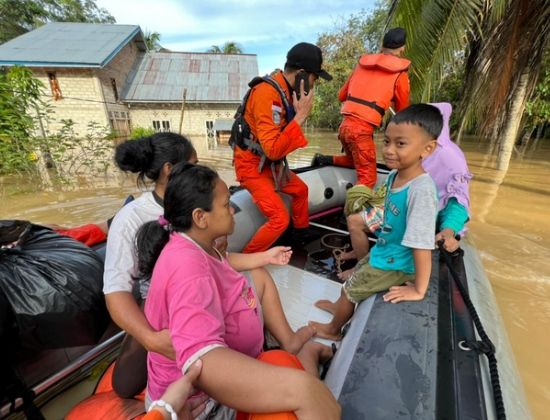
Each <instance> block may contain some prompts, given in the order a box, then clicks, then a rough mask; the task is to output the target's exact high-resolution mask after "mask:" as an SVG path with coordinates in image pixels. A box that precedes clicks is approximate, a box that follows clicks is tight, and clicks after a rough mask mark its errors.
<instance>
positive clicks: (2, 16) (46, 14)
mask: <svg viewBox="0 0 550 420" xmlns="http://www.w3.org/2000/svg"><path fill="white" fill-rule="evenodd" d="M48 22H90V23H114V22H115V18H114V17H113V16H112V15H111V14H109V12H108V11H107V10H105V9H103V8H100V7H98V6H97V5H96V3H95V0H0V43H4V42H6V41H9V40H10V39H12V38H15V37H17V36H19V35H22V34H24V33H25V32H28V31H31V30H33V29H35V28H37V27H39V26H41V25H43V24H45V23H48Z"/></svg>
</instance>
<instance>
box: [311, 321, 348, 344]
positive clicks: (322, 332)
mask: <svg viewBox="0 0 550 420" xmlns="http://www.w3.org/2000/svg"><path fill="white" fill-rule="evenodd" d="M309 325H311V326H312V327H313V328H315V331H317V337H320V338H327V339H329V340H334V341H340V340H342V333H341V331H340V330H339V329H335V328H334V327H333V326H332V324H330V323H329V324H322V323H320V322H317V321H309Z"/></svg>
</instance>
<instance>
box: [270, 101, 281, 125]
mask: <svg viewBox="0 0 550 420" xmlns="http://www.w3.org/2000/svg"><path fill="white" fill-rule="evenodd" d="M281 112H283V107H282V105H281V104H280V103H279V102H275V101H274V102H273V103H272V104H271V115H272V116H273V122H274V123H275V124H277V125H279V124H281Z"/></svg>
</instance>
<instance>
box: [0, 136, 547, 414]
mask: <svg viewBox="0 0 550 420" xmlns="http://www.w3.org/2000/svg"><path fill="white" fill-rule="evenodd" d="M308 138H309V141H310V145H309V147H308V148H306V149H302V150H299V151H296V152H295V153H293V154H292V155H291V156H290V157H289V162H290V165H291V166H292V167H299V166H306V165H308V164H309V163H310V162H311V158H312V157H313V155H314V154H315V153H316V152H322V153H326V154H337V153H340V144H339V142H338V141H337V138H336V133H334V132H323V131H317V132H311V133H308ZM192 140H193V143H194V145H195V147H196V149H197V151H198V156H199V161H200V162H201V163H202V164H206V165H209V166H212V167H215V168H216V169H217V170H218V171H219V173H220V175H221V176H222V178H223V179H224V180H225V181H226V182H227V183H228V184H230V185H232V184H236V180H235V175H234V172H233V168H232V164H231V159H232V152H231V149H230V148H229V147H228V146H226V145H217V144H213V143H211V144H210V145H209V144H208V141H207V139H206V138H193V139H192ZM548 143H549V142H548V141H541V142H539V143H538V144H537V145H536V148H534V149H531V150H526V151H523V155H522V158H521V159H519V158H515V159H514V161H513V162H512V163H511V165H510V169H509V170H508V172H507V173H506V174H503V173H501V172H498V171H495V170H494V169H492V168H491V163H492V162H491V159H489V158H487V156H486V155H485V146H484V145H482V144H480V143H479V142H477V141H476V140H475V139H467V140H466V141H464V142H463V143H462V144H461V147H462V148H463V149H464V151H465V153H466V157H467V159H468V163H469V166H470V169H471V171H472V172H473V174H474V179H473V181H472V184H471V196H472V221H471V223H470V236H471V238H472V240H473V242H474V243H475V245H476V246H477V248H478V250H479V251H480V253H481V256H482V259H483V263H484V266H485V269H486V271H487V274H488V276H489V278H490V280H491V283H492V285H493V288H494V291H495V294H496V297H497V300H498V302H499V305H500V309H501V312H502V316H503V319H504V322H505V325H506V328H507V331H508V334H509V336H510V340H511V342H512V346H513V348H514V352H515V354H516V360H517V363H518V365H519V370H520V372H521V375H522V378H523V381H524V383H525V387H526V391H527V396H528V398H529V402H530V404H531V408H532V411H533V413H534V415H535V417H536V418H541V419H542V418H545V416H546V409H547V407H548V406H550V379H549V378H550V363H548V361H547V356H546V352H545V350H546V349H547V348H548V347H549V346H550V337H549V335H548V331H549V329H550V221H549V219H548V211H549V209H550V183H549V182H548V180H549V179H550V163H549V162H550V145H549V144H548ZM378 147H380V142H379V141H378ZM379 150H380V149H379ZM520 152H521V151H520ZM379 155H380V153H379ZM81 181H85V182H83V183H82V185H81V187H80V188H77V189H75V188H74V187H59V186H58V187H56V188H54V190H52V191H41V190H37V188H36V183H35V182H32V181H28V180H22V179H20V178H14V177H5V178H4V179H2V184H1V186H0V199H1V216H2V218H22V219H30V220H33V221H36V222H49V223H57V224H61V225H67V224H68V225H74V224H81V223H87V222H90V221H100V220H105V219H106V218H108V217H110V216H111V215H112V214H113V212H115V211H116V210H117V209H118V208H119V206H120V205H121V203H122V200H123V199H124V197H126V196H127V195H128V194H130V193H136V191H138V189H137V187H136V184H135V177H134V176H127V175H125V174H121V173H119V172H116V171H113V172H112V173H110V174H108V175H107V176H106V177H103V178H98V179H95V180H93V181H92V182H90V181H89V180H81Z"/></svg>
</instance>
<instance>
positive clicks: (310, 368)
mask: <svg viewBox="0 0 550 420" xmlns="http://www.w3.org/2000/svg"><path fill="white" fill-rule="evenodd" d="M296 356H297V357H298V359H300V362H301V363H302V365H303V366H304V369H305V370H306V372H308V373H311V374H312V375H314V376H315V377H317V378H318V377H319V365H320V364H321V363H325V362H326V361H327V360H329V359H330V358H331V357H332V356H333V353H332V349H331V348H330V347H328V346H325V345H324V344H321V343H317V342H316V341H308V342H307V343H306V344H304V346H303V347H302V349H301V350H300V351H299V352H298V354H297V355H296Z"/></svg>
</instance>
